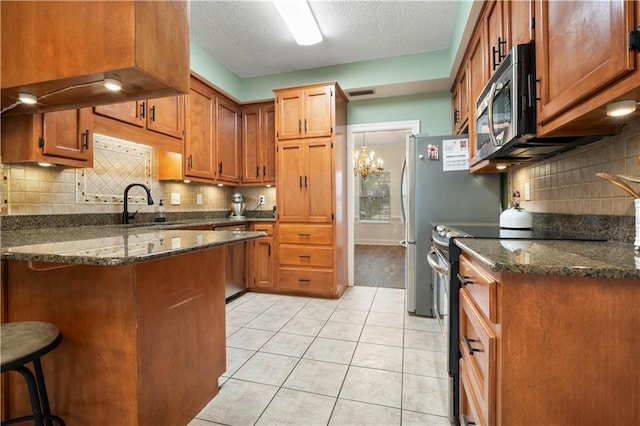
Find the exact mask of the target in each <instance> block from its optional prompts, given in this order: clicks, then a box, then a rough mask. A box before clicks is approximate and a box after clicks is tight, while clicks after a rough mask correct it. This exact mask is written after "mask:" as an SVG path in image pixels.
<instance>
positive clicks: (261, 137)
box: [242, 102, 276, 184]
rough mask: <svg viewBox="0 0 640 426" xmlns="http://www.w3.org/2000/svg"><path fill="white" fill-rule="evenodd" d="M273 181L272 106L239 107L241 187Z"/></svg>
mask: <svg viewBox="0 0 640 426" xmlns="http://www.w3.org/2000/svg"><path fill="white" fill-rule="evenodd" d="M275 181H276V132H275V104H274V103H273V102H266V103H261V104H251V105H244V106H243V107H242V183H245V184H247V183H248V184H259V183H265V184H274V183H275Z"/></svg>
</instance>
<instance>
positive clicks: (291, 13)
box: [273, 0, 322, 46]
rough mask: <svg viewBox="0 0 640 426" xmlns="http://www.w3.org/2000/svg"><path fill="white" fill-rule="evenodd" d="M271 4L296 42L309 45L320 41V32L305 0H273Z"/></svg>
mask: <svg viewBox="0 0 640 426" xmlns="http://www.w3.org/2000/svg"><path fill="white" fill-rule="evenodd" d="M273 4H274V6H275V7H276V9H277V10H278V13H279V14H280V16H281V17H282V19H283V20H284V23H285V24H287V27H288V28H289V31H290V32H291V34H292V35H293V38H295V39H296V43H298V44H299V45H301V46H310V45H312V44H316V43H320V42H321V41H322V33H321V32H320V28H318V24H317V22H316V20H315V18H314V17H313V13H312V12H311V8H309V4H308V3H307V1H306V0H304V1H274V2H273Z"/></svg>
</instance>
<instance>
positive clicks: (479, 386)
mask: <svg viewBox="0 0 640 426" xmlns="http://www.w3.org/2000/svg"><path fill="white" fill-rule="evenodd" d="M458 343H459V347H460V353H462V359H463V360H464V362H465V367H466V369H467V374H468V378H469V383H470V385H471V387H470V390H472V391H473V394H474V395H475V398H474V399H475V400H476V401H477V405H478V407H479V409H480V412H481V413H482V415H483V416H484V417H485V418H486V419H490V416H491V413H492V411H494V407H495V394H496V343H497V342H496V335H495V334H494V333H493V330H491V329H490V328H489V325H488V323H487V321H486V320H485V319H484V318H483V317H482V315H481V314H480V311H479V310H478V308H477V307H476V306H475V304H474V303H473V301H472V296H471V295H470V294H469V291H468V290H467V289H466V288H463V289H462V290H460V341H459V342H458ZM489 423H490V422H489Z"/></svg>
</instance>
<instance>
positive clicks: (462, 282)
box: [458, 274, 473, 285]
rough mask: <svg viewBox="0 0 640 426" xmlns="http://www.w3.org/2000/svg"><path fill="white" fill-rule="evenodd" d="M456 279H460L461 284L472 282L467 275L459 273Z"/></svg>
mask: <svg viewBox="0 0 640 426" xmlns="http://www.w3.org/2000/svg"><path fill="white" fill-rule="evenodd" d="M458 281H460V284H462V285H469V284H473V281H472V280H470V279H469V277H468V276H466V275H460V274H458Z"/></svg>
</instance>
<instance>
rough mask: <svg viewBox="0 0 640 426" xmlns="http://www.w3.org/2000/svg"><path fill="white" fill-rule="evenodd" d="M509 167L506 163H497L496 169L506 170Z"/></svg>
mask: <svg viewBox="0 0 640 426" xmlns="http://www.w3.org/2000/svg"><path fill="white" fill-rule="evenodd" d="M506 168H507V165H506V164H496V169H498V170H504V169H506Z"/></svg>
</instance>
